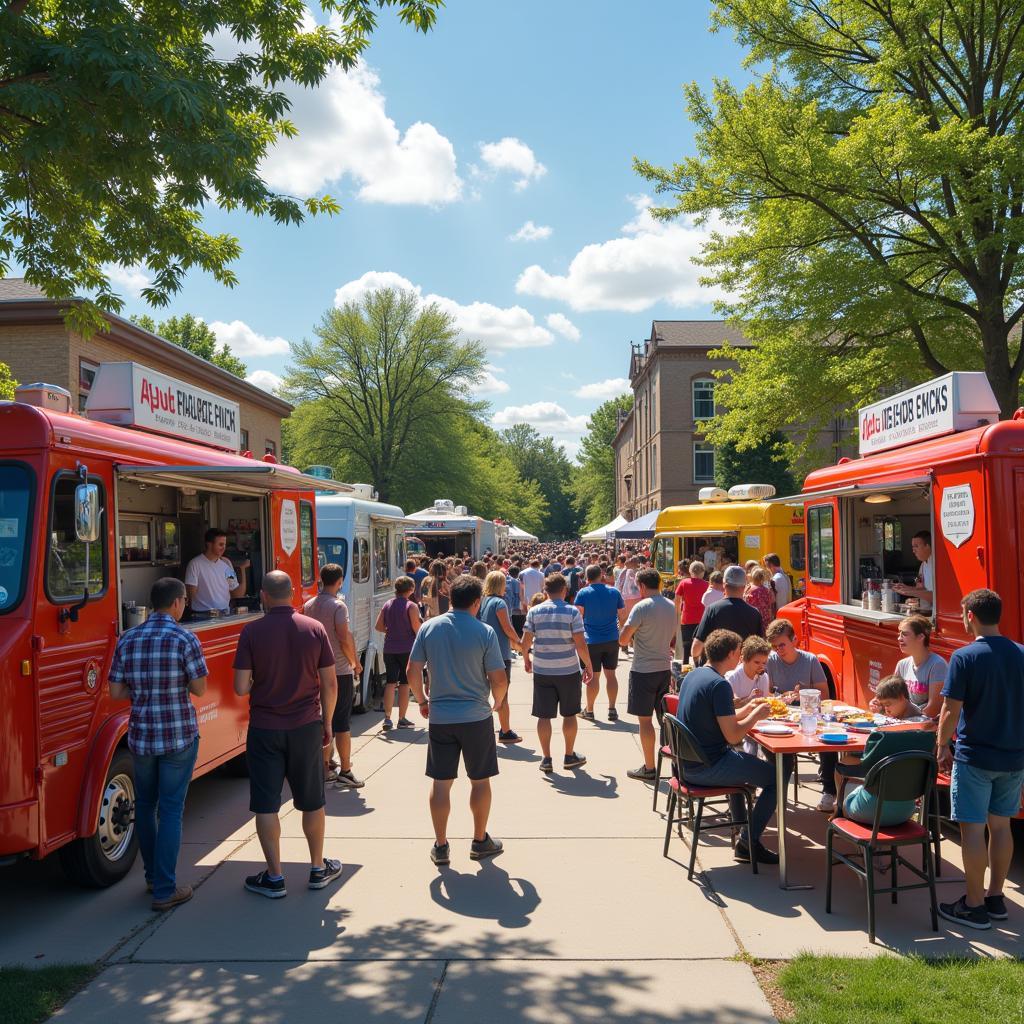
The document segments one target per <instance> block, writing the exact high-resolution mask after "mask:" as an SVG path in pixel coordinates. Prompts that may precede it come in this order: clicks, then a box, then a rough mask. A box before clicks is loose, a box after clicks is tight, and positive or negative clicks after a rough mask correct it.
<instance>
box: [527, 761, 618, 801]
mask: <svg viewBox="0 0 1024 1024" xmlns="http://www.w3.org/2000/svg"><path fill="white" fill-rule="evenodd" d="M545 781H546V782H547V783H548V785H549V786H551V788H552V789H555V790H557V791H558V792H559V793H564V794H565V795H566V796H596V797H600V798H603V799H605V800H614V799H617V798H618V795H619V783H618V780H617V779H616V778H615V777H614V776H612V775H591V774H590V773H589V772H588V771H586V769H580V768H577V769H575V770H574V771H570V772H569V773H568V774H565V775H559V774H557V773H555V772H552V773H551V774H550V775H547V776H545Z"/></svg>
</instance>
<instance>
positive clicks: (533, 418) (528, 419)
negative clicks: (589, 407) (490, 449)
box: [491, 402, 590, 459]
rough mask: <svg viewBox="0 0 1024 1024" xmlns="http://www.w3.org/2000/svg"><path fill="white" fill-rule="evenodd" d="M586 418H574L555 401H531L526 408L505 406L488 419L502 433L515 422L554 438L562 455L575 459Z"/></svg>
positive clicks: (585, 426)
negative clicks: (527, 425)
mask: <svg viewBox="0 0 1024 1024" xmlns="http://www.w3.org/2000/svg"><path fill="white" fill-rule="evenodd" d="M589 418H590V417H589V416H573V415H572V414H571V413H569V412H567V411H566V410H565V409H563V408H562V406H560V405H559V404H558V403H557V402H532V403H530V404H529V405H506V406H505V408H504V409H499V410H498V411H497V412H496V413H495V414H494V416H492V417H491V425H492V426H493V427H495V428H496V429H498V430H502V429H504V428H505V427H511V426H512V425H513V424H515V423H529V424H530V426H531V427H536V429H537V430H538V431H539V432H540V434H541V435H542V436H549V435H550V436H551V437H553V438H554V439H555V441H556V442H557V443H558V444H560V445H561V446H562V447H563V448H564V449H565V454H566V455H567V456H568V457H569V458H570V459H575V458H576V456H577V454H578V453H579V450H580V437H581V436H582V434H583V433H584V431H585V430H586V429H587V420H588V419H589Z"/></svg>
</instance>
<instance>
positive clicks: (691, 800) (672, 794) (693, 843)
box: [662, 714, 757, 879]
mask: <svg viewBox="0 0 1024 1024" xmlns="http://www.w3.org/2000/svg"><path fill="white" fill-rule="evenodd" d="M664 727H665V732H666V735H667V737H668V745H669V749H670V751H671V754H670V757H671V759H672V769H673V770H672V778H671V779H669V791H668V810H667V813H666V815H665V847H664V849H663V850H662V856H664V857H667V856H668V844H669V841H670V840H671V838H672V826H673V825H675V826H676V831H677V832H678V834H679V837H680V838H682V837H683V828H682V826H683V822H684V821H685V822H686V824H687V825H688V826H689V829H690V864H689V867H688V869H687V872H686V877H687V878H688V879H692V878H693V866H694V864H695V863H696V861H697V843H698V842H699V841H700V834H701V832H710V831H713V830H715V829H731V830H732V835H733V839H735V835H736V832H737V830H738V829H739V827H740V826H742V825H747V824H749V822H750V819H751V816H752V813H753V808H754V791H753V790H752V789H751V788H750V787H749V786H699V785H697V784H696V783H691V782H688V781H687V779H686V762H687V761H689V762H690V763H694V762H696V763H698V764H703V765H709V764H710V763H711V762H710V761H708V759H707V755H706V754H705V753H704V751H703V750H702V749H701V748H700V745H699V744H698V743H697V738H696V737H695V736H694V735H693V733H692V732H690V730H689V729H687V727H686V726H685V725H683V723H682V722H680V721H679V719H678V718H676V716H675V715H670V714H666V715H665V717H664ZM731 796H739V797H742V798H743V802H744V803H745V804H746V808H747V815H746V817H745V818H744V819H743V820H742V821H736V820H734V819H733V816H732V810H731V808H730V806H729V800H728V798H729V797H731ZM723 800H724V801H725V807H724V808H722V809H719V808H720V806H721V803H722V801H723ZM684 801H685V802H686V803H687V804H688V805H690V806H691V807H692V809H693V811H692V814H690V813H689V812H688V813H687V814H685V815H684V814H682V813H680V814H678V815H677V814H676V813H675V812H676V809H677V808H678V809H679V810H680V812H681V811H682V803H683V802H684ZM707 803H710V804H711V806H712V807H714V808H716V809H715V811H714V812H713V814H712V816H711V817H712V820H711V821H707V822H706V821H704V805H705V804H707ZM750 865H751V868H752V869H753V872H754V874H755V875H756V874H757V851H756V849H755V848H754V846H753V844H751V851H750Z"/></svg>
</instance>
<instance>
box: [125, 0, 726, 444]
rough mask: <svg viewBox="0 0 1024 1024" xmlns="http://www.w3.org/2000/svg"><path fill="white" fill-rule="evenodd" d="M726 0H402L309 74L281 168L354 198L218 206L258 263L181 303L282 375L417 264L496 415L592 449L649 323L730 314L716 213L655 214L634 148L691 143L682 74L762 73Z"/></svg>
mask: <svg viewBox="0 0 1024 1024" xmlns="http://www.w3.org/2000/svg"><path fill="white" fill-rule="evenodd" d="M709 12H710V4H709V3H706V2H704V0H671V2H670V0H641V2H638V3H634V4H629V5H624V4H621V3H617V2H612V0H547V2H539V0H516V2H515V3H512V4H507V3H503V4H499V3H497V2H496V0H448V3H447V6H446V7H445V8H444V9H443V10H442V12H441V14H440V17H439V19H438V25H437V28H436V29H435V31H433V32H432V33H430V34H429V35H426V36H423V35H420V34H414V33H412V32H410V31H409V30H407V29H404V28H403V27H402V26H401V25H399V24H398V22H397V20H396V19H395V18H394V17H393V16H392V15H390V14H384V15H382V17H381V23H380V28H379V30H378V32H377V33H376V35H375V36H374V39H373V43H372V46H371V48H370V50H369V52H368V53H367V55H366V59H365V62H364V66H363V67H361V68H360V69H359V70H358V71H356V72H355V73H354V74H350V75H348V76H345V75H342V74H341V73H340V72H339V73H336V74H334V75H332V76H331V78H330V79H329V80H328V81H327V82H326V83H324V84H323V85H322V86H321V87H320V89H319V90H317V91H316V92H315V93H310V92H308V91H306V92H303V91H301V90H294V93H295V101H294V106H293V114H292V117H293V120H295V121H296V123H297V125H298V127H299V129H300V132H301V135H300V138H299V139H298V140H296V141H294V142H288V143H285V144H283V145H282V146H280V147H278V149H277V150H276V151H275V152H274V153H273V154H272V155H271V157H270V159H269V161H268V163H267V165H266V169H265V172H266V175H267V177H268V180H270V181H271V183H272V184H273V185H274V186H275V187H277V188H279V189H280V190H282V191H287V192H289V193H291V194H297V195H307V194H314V193H319V192H324V191H326V192H329V193H331V194H332V195H333V196H335V197H336V198H337V199H339V200H340V201H341V203H342V204H343V206H344V210H343V212H342V213H341V214H340V215H339V216H336V217H333V218H327V217H325V218H317V219H315V220H307V222H306V223H305V224H304V225H302V226H301V227H299V228H294V227H279V226H277V225H274V224H273V223H271V222H270V221H261V220H258V219H255V218H249V217H246V216H242V215H237V214H231V215H228V214H223V213H219V212H214V213H213V214H211V215H210V216H208V218H207V225H208V227H209V229H211V230H228V231H231V232H233V233H234V234H236V235H237V236H238V237H239V238H240V239H241V242H242V245H243V248H244V255H243V256H242V258H241V259H240V260H239V261H238V263H237V264H236V267H235V269H236V271H237V273H238V276H239V279H240V283H239V285H238V286H237V287H236V288H234V289H224V288H222V287H221V286H220V285H218V284H217V283H216V282H215V281H213V280H212V279H211V278H208V277H204V276H202V275H199V274H195V275H192V276H190V277H189V279H188V281H187V284H186V286H185V288H184V289H183V291H182V292H181V293H180V294H179V295H178V296H177V297H176V299H175V301H174V302H173V303H172V306H171V308H170V310H168V311H166V312H176V313H181V312H186V311H188V312H192V313H195V314H197V315H199V316H202V317H203V318H204V319H205V320H207V321H208V322H210V323H211V324H213V325H214V328H215V330H217V332H218V336H220V337H221V338H222V339H224V340H226V341H228V342H229V343H230V344H231V345H232V348H233V349H234V350H235V351H236V352H237V353H238V354H239V355H241V356H242V357H243V358H244V359H245V360H246V362H247V363H248V364H249V366H250V369H251V371H252V372H253V374H254V375H255V377H254V379H255V381H256V382H257V383H261V384H262V385H266V386H272V385H273V382H274V380H275V375H280V374H282V373H283V372H284V369H285V366H286V364H287V362H288V346H287V343H288V342H290V341H295V340H299V339H301V338H303V337H309V336H311V333H312V328H313V327H314V325H315V324H316V323H317V321H318V320H319V319H320V317H321V316H322V315H323V313H324V312H325V311H326V310H327V309H328V308H330V307H331V305H332V304H334V303H335V302H337V301H341V300H342V299H344V298H346V297H349V298H353V297H358V296H359V295H360V294H361V293H362V292H363V291H365V289H367V288H369V287H372V286H374V285H377V284H387V283H393V284H403V283H405V282H407V283H408V284H409V285H410V286H412V287H415V288H417V289H419V290H420V292H421V294H422V295H423V296H424V298H425V299H427V298H431V299H433V300H435V301H438V302H439V303H440V304H441V305H442V306H443V307H444V308H446V309H448V310H450V311H451V312H452V313H453V315H455V316H456V318H457V321H458V323H459V325H460V327H461V329H462V330H463V332H464V333H465V335H466V336H467V337H477V338H480V339H481V340H482V341H484V343H485V344H486V346H487V349H488V354H489V361H490V366H491V370H490V373H489V377H488V380H487V381H486V382H485V384H484V386H483V387H482V389H481V393H480V397H482V398H485V399H486V400H487V401H488V402H490V404H491V409H492V412H491V416H492V422H493V423H494V425H495V426H497V427H499V428H500V427H502V426H504V425H507V424H509V423H512V422H516V421H518V420H526V421H527V422H532V423H533V424H534V425H535V426H537V427H538V429H540V430H541V431H542V432H544V433H551V434H553V435H554V436H555V437H556V438H557V439H558V440H559V441H560V442H562V443H564V444H565V445H566V448H567V451H569V453H570V454H574V452H575V447H576V442H577V441H578V438H579V436H580V432H581V430H582V428H583V424H584V423H585V419H586V417H587V415H588V414H589V413H590V412H591V411H592V410H593V409H594V408H595V407H596V406H597V405H598V404H599V403H600V401H602V400H604V399H605V398H606V397H609V396H610V395H611V394H613V393H617V392H618V390H619V385H617V384H616V383H615V381H616V380H618V381H621V380H622V379H623V378H625V376H626V370H627V365H628V357H629V342H630V341H631V340H639V339H641V338H643V337H646V336H647V332H648V330H649V328H650V322H651V320H652V319H672V318H700V317H708V316H712V315H713V312H712V309H711V300H712V296H711V295H709V294H708V292H707V290H705V289H702V288H701V287H700V286H699V284H698V282H697V278H698V274H699V271H698V270H697V269H696V268H694V267H693V265H692V262H691V257H692V255H693V254H695V253H696V252H697V251H698V248H699V244H700V240H701V234H702V232H701V230H700V229H699V228H697V227H694V226H693V225H690V224H687V223H682V222H676V223H674V224H672V225H670V226H667V227H666V226H658V225H655V224H654V223H653V222H652V221H651V220H650V218H649V216H647V215H646V214H645V212H644V204H645V202H646V201H647V200H646V199H645V197H649V190H648V189H646V188H645V185H646V183H645V182H643V181H642V180H641V179H639V178H638V177H637V176H636V175H635V174H634V172H633V170H632V166H631V161H632V157H633V156H634V155H637V156H641V157H644V158H648V159H651V160H654V161H656V162H661V163H670V162H672V161H673V160H674V159H677V158H678V157H680V156H682V155H684V154H688V153H690V152H692V149H693V132H692V127H691V125H690V124H689V122H688V121H687V118H686V113H685V110H684V107H683V101H682V89H681V87H682V84H683V83H684V82H687V81H691V80H696V81H697V82H699V83H701V84H702V85H704V86H710V84H711V81H712V79H713V78H714V77H715V76H727V77H729V78H730V79H732V80H733V81H739V80H743V79H745V78H746V74H745V72H744V71H743V69H742V67H741V60H742V53H741V51H740V49H739V48H738V47H737V46H736V44H735V43H734V41H733V40H732V39H731V38H729V37H728V36H726V35H723V34H717V35H715V34H712V33H711V32H710V31H709V28H708V23H709ZM524 226H525V227H524ZM140 273H141V274H144V273H145V270H144V268H142V269H141V271H140V270H138V269H136V270H134V271H129V272H124V273H122V274H121V279H122V280H123V282H124V286H123V288H122V293H123V295H124V296H125V298H126V300H127V307H126V311H127V312H128V314H129V315H131V314H134V313H137V312H142V311H144V309H145V305H144V303H142V302H141V301H140V300H139V299H138V297H137V293H136V294H134V295H133V293H132V286H133V285H134V286H135V287H136V288H137V286H138V283H139V281H140V280H141V277H140ZM166 312H165V311H156V315H157V317H158V318H159V317H161V316H164V315H166Z"/></svg>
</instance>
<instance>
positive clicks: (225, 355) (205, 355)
mask: <svg viewBox="0 0 1024 1024" xmlns="http://www.w3.org/2000/svg"><path fill="white" fill-rule="evenodd" d="M135 323H137V324H138V325H139V326H140V327H141V328H143V329H144V330H147V331H151V332H152V333H153V334H159V335H160V337H162V338H166V339H167V340H168V341H172V342H174V344H175V345H180V346H181V347H182V348H184V349H188V351H189V352H191V353H192V354H193V355H197V356H199V357H200V358H201V359H206V360H208V361H209V362H211V363H213V364H214V365H215V366H219V367H220V368H221V369H222V370H227V371H228V373H233V374H234V375H235V376H236V377H241V378H243V379H244V378H245V375H246V374H247V373H248V372H249V369H248V367H247V366H246V365H245V363H243V362H242V360H241V359H239V358H238V356H236V355H234V354H233V353H232V351H231V349H230V347H229V346H228V345H227V344H224V345H221V346H219V347H218V344H217V335H216V334H214V333H213V330H212V329H211V328H210V326H209V325H208V324H207V323H206V322H205V321H204V320H200V319H199V317H197V316H193V315H192V314H191V313H183V314H182V315H181V316H172V317H169V318H168V319H167V320H164V321H163V322H162V323H160V324H159V325H157V324H156V323H155V322H154V321H153V318H152V317H151V316H140V317H137V318H136V320H135Z"/></svg>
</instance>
